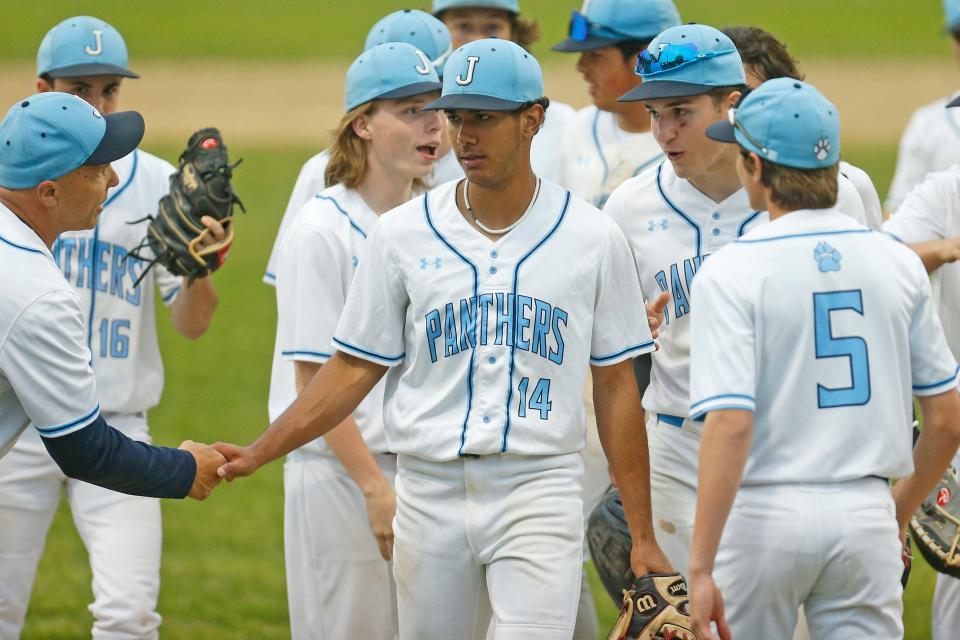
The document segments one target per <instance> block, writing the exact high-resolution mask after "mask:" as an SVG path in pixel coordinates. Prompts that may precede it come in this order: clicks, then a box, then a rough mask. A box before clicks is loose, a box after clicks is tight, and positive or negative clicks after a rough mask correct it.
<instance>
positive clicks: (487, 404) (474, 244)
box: [334, 181, 654, 461]
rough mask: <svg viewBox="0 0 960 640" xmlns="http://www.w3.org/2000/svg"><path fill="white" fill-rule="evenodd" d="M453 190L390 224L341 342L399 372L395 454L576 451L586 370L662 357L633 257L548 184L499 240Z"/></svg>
mask: <svg viewBox="0 0 960 640" xmlns="http://www.w3.org/2000/svg"><path fill="white" fill-rule="evenodd" d="M456 184H457V183H456V182H452V183H448V184H445V185H442V186H440V187H437V188H436V189H434V190H432V191H430V192H428V193H427V194H425V195H424V196H420V197H418V198H416V199H414V200H411V201H410V202H408V203H406V204H404V205H402V206H400V207H398V208H397V209H394V210H393V211H391V212H389V213H387V214H385V215H383V216H382V217H381V219H380V222H379V224H378V225H377V227H376V229H375V230H374V232H373V233H372V234H371V235H370V237H369V238H368V240H367V242H366V245H365V246H364V251H363V254H362V255H361V257H360V265H359V268H358V269H357V273H356V276H355V279H354V282H353V286H352V287H351V289H350V293H349V295H348V297H347V302H346V306H345V308H344V311H343V315H342V317H341V319H340V324H339V325H338V326H337V330H336V333H335V337H334V344H335V345H336V348H337V349H340V350H342V351H344V352H345V353H349V354H351V355H354V356H357V357H360V358H365V359H368V360H371V361H373V362H378V363H380V364H383V365H386V366H388V367H390V371H389V372H388V373H387V377H386V390H385V393H384V398H385V400H384V421H385V423H386V429H387V441H388V443H389V447H390V450H391V451H394V452H396V453H403V454H410V455H415V456H419V457H422V458H426V459H430V460H436V461H445V460H452V459H455V458H457V457H458V456H462V455H469V454H476V455H483V454H496V453H501V452H505V453H512V454H519V455H555V454H564V453H572V452H576V451H579V450H580V449H582V448H583V446H584V438H585V428H584V415H583V388H584V381H585V376H586V375H587V369H588V364H594V365H609V364H614V363H617V362H621V361H623V360H625V359H628V358H632V357H634V356H636V355H639V354H642V353H647V352H649V351H652V350H653V349H654V344H653V340H652V339H651V337H650V331H649V328H648V326H647V320H646V313H645V310H644V306H643V296H642V294H641V291H640V284H639V282H638V281H637V278H636V276H635V273H636V271H635V268H634V264H633V258H632V256H631V254H630V249H629V247H628V246H627V243H626V241H625V239H624V238H623V234H622V233H621V232H620V230H619V229H618V228H617V227H616V225H614V224H613V223H612V222H611V221H609V219H607V218H605V217H603V216H599V215H597V214H598V212H597V210H596V209H594V208H593V207H591V206H589V205H588V204H587V203H585V202H583V201H582V200H579V199H577V198H572V197H571V196H570V194H569V192H567V191H564V190H563V189H562V188H560V187H558V186H557V185H555V184H552V183H550V182H546V181H544V182H543V183H542V187H541V189H540V193H539V196H538V197H537V200H536V202H535V203H534V204H533V206H532V208H531V209H530V210H529V211H528V212H527V214H526V216H525V217H524V218H523V219H522V220H521V221H520V223H519V224H518V225H517V227H516V228H514V229H513V230H512V231H510V232H509V233H507V234H506V235H504V236H503V237H502V238H501V239H500V240H498V241H497V242H493V241H491V240H489V239H487V238H486V237H485V236H483V235H482V234H481V233H479V232H478V231H477V230H476V229H474V228H473V227H472V226H471V225H470V224H469V223H467V221H466V220H465V219H464V217H463V215H462V214H461V213H460V211H459V209H458V208H457V206H456V204H455V200H454V197H455V188H456Z"/></svg>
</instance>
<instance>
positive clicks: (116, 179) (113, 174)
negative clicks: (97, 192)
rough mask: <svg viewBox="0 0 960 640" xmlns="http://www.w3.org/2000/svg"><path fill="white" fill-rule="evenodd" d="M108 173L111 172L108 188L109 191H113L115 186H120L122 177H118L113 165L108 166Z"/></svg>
mask: <svg viewBox="0 0 960 640" xmlns="http://www.w3.org/2000/svg"><path fill="white" fill-rule="evenodd" d="M107 171H109V178H108V182H107V188H108V189H112V188H113V187H115V186H117V185H118V184H120V177H119V176H117V172H116V171H114V170H113V165H112V164H108V165H107Z"/></svg>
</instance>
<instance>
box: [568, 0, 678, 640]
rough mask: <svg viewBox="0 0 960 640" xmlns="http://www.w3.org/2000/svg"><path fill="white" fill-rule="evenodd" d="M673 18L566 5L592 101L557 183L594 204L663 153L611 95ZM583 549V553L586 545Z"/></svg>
mask: <svg viewBox="0 0 960 640" xmlns="http://www.w3.org/2000/svg"><path fill="white" fill-rule="evenodd" d="M678 24H680V15H679V13H678V11H677V8H676V6H675V5H674V4H673V1H672V0H641V1H640V2H636V1H629V0H592V1H591V2H584V4H583V8H582V10H581V11H574V12H573V15H572V17H571V20H570V27H569V31H568V37H567V39H566V40H564V41H562V42H560V43H559V44H557V45H555V46H554V47H553V49H554V50H555V51H562V52H568V53H577V54H579V57H578V60H577V70H578V71H579V72H580V73H581V74H582V75H583V77H584V80H585V81H586V82H587V85H588V92H589V94H590V98H591V100H592V101H593V105H591V106H589V107H585V108H583V109H581V110H579V111H578V112H577V113H576V115H575V116H574V117H573V119H572V120H571V122H570V123H569V124H568V125H567V127H566V131H565V133H564V136H563V138H564V144H563V147H562V148H561V149H560V150H559V155H558V162H559V166H560V173H559V175H558V176H557V182H558V183H559V184H561V185H563V186H565V187H567V188H568V189H570V191H571V192H572V193H574V194H575V195H577V196H579V197H580V198H583V199H584V200H586V201H587V202H589V203H591V204H593V205H594V206H596V207H602V206H603V205H604V203H605V202H606V201H607V198H609V197H610V193H612V192H613V190H614V189H615V188H616V187H618V186H619V185H620V184H621V183H622V182H623V181H624V180H626V179H627V178H630V177H633V176H635V175H637V174H638V173H640V172H642V171H643V170H644V169H645V168H647V167H648V166H650V165H651V164H653V163H656V162H659V161H661V160H662V159H663V152H662V151H661V150H660V147H659V146H658V145H657V141H656V140H655V139H654V137H653V134H652V133H650V116H649V115H648V114H647V111H646V109H644V107H643V105H642V104H636V103H625V102H617V98H618V97H620V96H621V95H623V94H624V93H626V92H627V91H629V90H630V89H632V88H633V87H635V86H637V84H638V83H639V82H640V79H639V78H638V77H637V75H636V74H635V73H634V64H635V62H636V57H637V54H639V53H640V52H641V51H643V50H644V49H646V48H647V45H648V44H649V43H650V41H651V40H653V38H654V37H655V36H656V35H657V34H658V33H660V32H661V31H663V30H664V29H667V28H669V27H673V26H676V25H678ZM634 364H635V367H636V368H637V369H638V379H639V380H642V381H643V382H642V383H641V392H642V390H643V388H644V387H645V386H646V383H647V381H648V380H649V375H650V374H649V365H650V358H649V356H647V357H643V358H637V359H636V360H635V361H634ZM592 398H593V389H592V388H591V387H590V384H589V380H588V383H587V388H586V389H585V393H584V403H585V407H586V416H587V434H588V435H587V446H586V447H585V448H584V450H583V462H584V475H583V477H584V496H583V507H584V519H585V521H586V520H587V519H588V518H589V515H590V513H591V512H592V511H593V509H594V508H595V507H596V506H597V505H598V504H599V503H600V500H601V499H602V498H603V495H604V493H605V492H606V490H607V488H608V487H609V486H610V479H609V474H608V472H607V465H606V458H605V457H604V455H603V450H602V448H601V447H600V442H599V440H598V439H597V438H595V437H591V435H592V434H595V433H596V430H595V429H594V428H593V425H594V424H595V422H596V413H595V411H594V407H593V400H592ZM585 551H586V555H589V550H585ZM584 571H586V568H584ZM581 587H582V593H581V598H580V606H579V612H578V616H577V633H576V634H575V638H576V640H593V639H594V638H596V637H597V626H598V622H597V614H596V609H595V606H594V602H593V594H592V593H591V592H590V585H589V583H588V582H587V579H586V573H584V578H583V580H582V581H581Z"/></svg>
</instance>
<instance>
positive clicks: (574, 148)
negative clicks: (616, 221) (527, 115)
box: [557, 106, 663, 207]
mask: <svg viewBox="0 0 960 640" xmlns="http://www.w3.org/2000/svg"><path fill="white" fill-rule="evenodd" d="M563 138H564V144H563V147H562V148H561V149H560V150H559V154H558V157H559V160H560V174H559V175H558V177H557V182H558V183H559V184H561V185H563V186H565V187H566V188H568V189H570V191H571V192H573V194H574V195H576V196H579V197H580V198H583V199H584V200H586V201H587V202H589V203H591V204H593V205H594V206H595V207H603V205H604V203H606V201H607V198H609V197H610V194H611V193H613V190H614V189H616V188H617V187H618V186H620V184H622V183H623V182H624V181H626V180H627V179H629V178H632V177H634V176H636V175H639V174H640V173H642V172H643V171H644V170H645V169H647V168H648V167H650V166H652V165H654V164H656V163H657V162H659V161H660V160H662V159H663V151H661V150H660V146H659V145H658V144H657V141H656V139H654V137H653V134H652V133H650V132H649V131H648V132H646V133H630V132H627V131H624V130H623V129H621V128H620V125H619V124H618V123H617V116H616V114H615V113H612V112H610V111H601V110H600V109H597V108H596V107H595V106H589V107H586V108H584V109H581V110H580V111H578V112H577V114H576V116H574V118H573V119H572V121H571V122H570V124H569V125H568V126H567V130H566V132H565V133H564V136H563Z"/></svg>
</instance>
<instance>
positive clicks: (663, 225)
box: [647, 218, 670, 231]
mask: <svg viewBox="0 0 960 640" xmlns="http://www.w3.org/2000/svg"><path fill="white" fill-rule="evenodd" d="M669 226H670V223H669V221H667V219H666V218H663V219H661V220H660V222H657V221H656V220H647V231H656V230H657V227H659V228H660V229H661V230H663V231H666V230H667V227H669Z"/></svg>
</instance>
